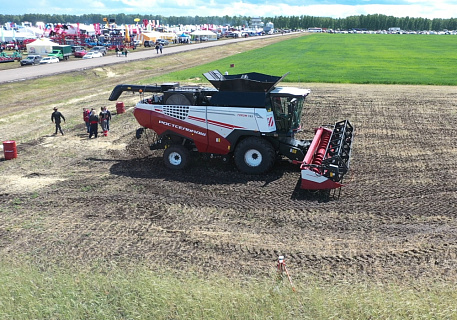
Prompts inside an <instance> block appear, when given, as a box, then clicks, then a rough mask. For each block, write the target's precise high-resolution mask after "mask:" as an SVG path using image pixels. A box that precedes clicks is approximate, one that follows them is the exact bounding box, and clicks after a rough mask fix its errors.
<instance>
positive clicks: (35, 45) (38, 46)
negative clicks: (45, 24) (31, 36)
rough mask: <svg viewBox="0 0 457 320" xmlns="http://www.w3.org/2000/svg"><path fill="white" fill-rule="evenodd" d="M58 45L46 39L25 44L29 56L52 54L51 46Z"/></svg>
mask: <svg viewBox="0 0 457 320" xmlns="http://www.w3.org/2000/svg"><path fill="white" fill-rule="evenodd" d="M55 45H58V44H57V43H55V42H52V41H51V40H49V39H48V38H40V39H37V40H35V41H33V42H30V43H28V44H26V45H25V46H26V47H27V53H29V54H48V53H51V52H52V46H55Z"/></svg>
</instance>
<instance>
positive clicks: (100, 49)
mask: <svg viewBox="0 0 457 320" xmlns="http://www.w3.org/2000/svg"><path fill="white" fill-rule="evenodd" d="M89 52H101V53H102V55H105V54H106V53H107V52H108V50H106V47H104V46H95V47H92V49H90V51H89Z"/></svg>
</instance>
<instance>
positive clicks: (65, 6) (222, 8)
mask: <svg viewBox="0 0 457 320" xmlns="http://www.w3.org/2000/svg"><path fill="white" fill-rule="evenodd" d="M26 13H43V14H49V13H50V14H70V15H82V14H90V13H97V14H107V15H108V14H117V13H125V14H138V17H139V18H141V13H145V14H154V15H156V14H157V15H162V16H165V17H168V16H192V17H193V16H203V17H204V16H225V15H228V16H248V17H259V16H260V17H274V16H281V15H282V16H300V15H307V16H316V17H332V18H345V17H348V16H353V15H362V14H363V15H367V14H383V15H388V16H395V17H406V16H409V17H414V18H419V17H422V18H429V19H433V18H443V19H447V18H453V17H457V0H455V1H450V0H362V1H355V0H321V1H317V0H217V1H216V0H21V1H17V2H16V1H6V0H4V1H2V4H1V5H0V14H26Z"/></svg>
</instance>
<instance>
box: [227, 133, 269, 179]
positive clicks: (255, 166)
mask: <svg viewBox="0 0 457 320" xmlns="http://www.w3.org/2000/svg"><path fill="white" fill-rule="evenodd" d="M275 157H276V154H275V150H274V148H273V146H272V145H271V143H269V142H268V141H266V140H264V139H262V138H258V137H249V138H246V139H244V140H243V141H241V142H240V143H239V144H238V145H237V147H236V149H235V153H234V159H235V165H236V167H237V168H238V170H240V171H241V172H244V173H247V174H262V173H265V172H267V171H269V170H270V169H271V167H272V166H273V164H274V162H275Z"/></svg>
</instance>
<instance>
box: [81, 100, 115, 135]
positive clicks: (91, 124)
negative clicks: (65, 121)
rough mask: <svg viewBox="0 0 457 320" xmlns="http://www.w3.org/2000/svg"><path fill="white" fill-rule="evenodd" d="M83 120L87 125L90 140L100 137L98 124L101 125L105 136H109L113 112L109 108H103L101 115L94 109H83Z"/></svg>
mask: <svg viewBox="0 0 457 320" xmlns="http://www.w3.org/2000/svg"><path fill="white" fill-rule="evenodd" d="M83 118H84V122H85V123H86V129H87V133H88V134H89V139H91V138H92V136H93V137H95V138H97V137H98V124H100V125H101V127H102V131H103V134H104V135H105V136H106V135H108V131H109V122H110V120H111V112H110V111H109V110H108V108H107V107H101V111H100V113H99V114H97V112H96V111H95V109H94V108H92V109H90V110H89V109H87V108H83Z"/></svg>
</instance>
